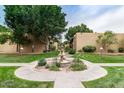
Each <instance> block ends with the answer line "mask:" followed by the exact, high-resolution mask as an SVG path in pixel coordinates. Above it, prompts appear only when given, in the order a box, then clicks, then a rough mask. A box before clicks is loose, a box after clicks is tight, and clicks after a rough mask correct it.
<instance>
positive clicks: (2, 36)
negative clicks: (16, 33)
mask: <svg viewBox="0 0 124 93" xmlns="http://www.w3.org/2000/svg"><path fill="white" fill-rule="evenodd" d="M10 38H11V30H10V29H9V28H7V27H5V26H2V25H0V44H4V43H6V42H7V41H8V40H9V39H10Z"/></svg>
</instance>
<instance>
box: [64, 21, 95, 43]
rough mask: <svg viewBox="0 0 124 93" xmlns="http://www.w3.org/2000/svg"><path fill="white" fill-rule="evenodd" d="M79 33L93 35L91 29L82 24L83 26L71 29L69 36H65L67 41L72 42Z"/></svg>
mask: <svg viewBox="0 0 124 93" xmlns="http://www.w3.org/2000/svg"><path fill="white" fill-rule="evenodd" d="M77 32H81V33H85V32H88V33H92V32H93V31H92V30H91V29H89V28H88V27H87V26H86V25H85V24H83V23H82V24H81V25H78V26H74V27H69V29H68V32H67V34H66V36H65V37H66V39H67V40H69V41H70V40H71V39H72V38H73V37H74V35H75V34H76V33H77Z"/></svg>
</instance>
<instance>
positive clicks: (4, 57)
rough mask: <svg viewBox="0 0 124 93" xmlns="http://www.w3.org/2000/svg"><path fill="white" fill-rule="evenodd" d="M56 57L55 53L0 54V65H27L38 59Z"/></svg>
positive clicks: (56, 53)
mask: <svg viewBox="0 0 124 93" xmlns="http://www.w3.org/2000/svg"><path fill="white" fill-rule="evenodd" d="M57 55H58V52H57V51H52V52H49V53H42V54H34V55H33V54H27V55H23V54H22V55H20V54H0V63H28V62H32V61H34V60H38V59H40V58H48V57H55V56H57Z"/></svg>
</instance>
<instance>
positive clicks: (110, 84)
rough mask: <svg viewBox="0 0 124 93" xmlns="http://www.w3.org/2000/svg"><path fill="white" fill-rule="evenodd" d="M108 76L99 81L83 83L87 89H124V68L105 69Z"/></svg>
mask: <svg viewBox="0 0 124 93" xmlns="http://www.w3.org/2000/svg"><path fill="white" fill-rule="evenodd" d="M104 68H105V69H106V70H107V71H108V74H107V76H105V77H102V78H100V79H97V80H93V81H88V82H83V85H85V87H87V88H124V78H123V77H124V67H104Z"/></svg>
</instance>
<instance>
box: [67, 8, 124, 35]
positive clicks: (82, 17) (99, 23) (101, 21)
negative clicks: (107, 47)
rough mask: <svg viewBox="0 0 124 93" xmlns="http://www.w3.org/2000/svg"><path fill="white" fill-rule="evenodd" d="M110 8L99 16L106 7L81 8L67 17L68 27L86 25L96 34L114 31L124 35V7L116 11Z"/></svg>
mask: <svg viewBox="0 0 124 93" xmlns="http://www.w3.org/2000/svg"><path fill="white" fill-rule="evenodd" d="M108 7H109V10H106V11H105V12H104V13H103V12H102V13H101V14H99V13H100V12H101V11H102V10H103V9H104V8H106V7H105V6H93V7H92V6H80V7H79V10H78V11H76V12H75V13H74V14H73V15H71V16H70V15H69V16H68V17H67V19H68V21H69V24H68V26H67V27H70V26H75V25H79V24H81V23H84V24H86V25H87V26H88V27H89V28H91V29H93V30H94V32H104V31H106V30H112V31H113V32H115V33H124V6H121V7H119V8H114V9H113V8H111V9H110V7H112V6H107V8H108ZM107 8H106V9H107Z"/></svg>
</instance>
